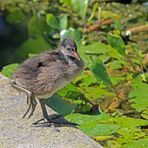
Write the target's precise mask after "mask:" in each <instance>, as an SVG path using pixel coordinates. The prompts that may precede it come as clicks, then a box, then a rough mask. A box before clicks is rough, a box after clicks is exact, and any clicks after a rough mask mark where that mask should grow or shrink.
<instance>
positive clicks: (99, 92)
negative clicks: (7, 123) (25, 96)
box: [0, 0, 148, 148]
mask: <svg viewBox="0 0 148 148" xmlns="http://www.w3.org/2000/svg"><path fill="white" fill-rule="evenodd" d="M147 7H148V5H147V3H146V1H144V0H139V1H138V0H137V1H134V0H133V1H126V2H125V1H124V0H120V1H115V2H114V1H113V0H111V1H106V0H102V1H99V0H91V1H90V0H55V1H52V0H44V1H40V0H30V1H26V0H22V1H19V0H7V1H4V0H2V1H0V45H1V49H0V52H1V58H0V64H1V65H0V66H1V68H2V71H1V72H2V74H4V75H5V76H7V77H9V78H11V77H12V74H13V72H14V71H15V70H16V68H17V66H18V65H19V64H18V63H20V62H22V61H23V60H24V59H26V58H28V57H31V56H34V55H37V54H39V53H41V52H43V51H46V50H53V49H55V47H56V46H58V44H59V42H60V40H62V39H64V38H72V39H73V40H75V41H76V43H77V45H78V49H79V51H78V52H79V54H80V56H81V57H82V59H83V60H84V62H85V70H84V71H83V73H82V74H81V75H80V76H79V77H77V78H76V79H75V80H74V81H73V82H72V83H70V84H68V85H67V86H66V87H65V88H63V89H62V90H60V91H58V92H57V94H56V95H54V96H53V97H52V99H47V100H46V103H47V105H49V106H50V107H52V108H53V109H54V110H55V111H57V112H59V113H60V114H62V115H63V116H65V118H66V119H67V120H69V121H71V122H75V123H77V124H79V125H78V128H79V129H80V130H82V131H83V132H84V133H86V134H87V135H89V136H90V137H92V138H93V139H94V140H96V141H98V142H99V143H101V144H102V145H103V146H104V147H109V148H119V147H123V148H124V147H125V148H146V147H148V132H147V131H148V121H147V119H148V101H147V99H148V85H147V84H148V73H147V69H148V53H147V51H148V49H147V46H148V42H147V39H148V36H147V35H148V34H147V31H148V25H147V20H148V15H147V14H148V12H147V10H148V9H147ZM136 27H138V29H139V28H140V29H139V31H135V30H136V29H135V28H136ZM128 30H132V35H131V34H130V35H128V32H127V31H128ZM133 30H134V31H133ZM10 63H12V64H10ZM6 64H9V65H7V66H4V65H6Z"/></svg>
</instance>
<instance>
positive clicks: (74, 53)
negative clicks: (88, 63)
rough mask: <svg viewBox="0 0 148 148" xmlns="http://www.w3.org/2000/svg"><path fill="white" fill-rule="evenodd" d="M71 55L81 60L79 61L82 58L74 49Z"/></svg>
mask: <svg viewBox="0 0 148 148" xmlns="http://www.w3.org/2000/svg"><path fill="white" fill-rule="evenodd" d="M71 56H72V57H74V58H76V59H77V60H79V61H80V60H81V59H80V56H79V54H78V53H77V52H76V51H75V52H74V51H73V52H72V53H71Z"/></svg>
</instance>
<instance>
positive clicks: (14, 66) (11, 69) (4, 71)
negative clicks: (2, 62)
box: [1, 63, 19, 78]
mask: <svg viewBox="0 0 148 148" xmlns="http://www.w3.org/2000/svg"><path fill="white" fill-rule="evenodd" d="M18 65H19V64H17V63H14V64H9V65H7V66H4V67H3V69H2V71H1V72H2V74H3V75H5V76H6V77H8V78H12V74H13V73H14V72H15V71H16V69H17V67H18Z"/></svg>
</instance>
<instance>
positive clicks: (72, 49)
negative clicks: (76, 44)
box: [67, 47, 75, 52]
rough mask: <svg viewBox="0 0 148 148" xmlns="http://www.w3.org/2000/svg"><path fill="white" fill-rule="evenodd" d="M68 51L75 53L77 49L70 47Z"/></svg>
mask: <svg viewBox="0 0 148 148" xmlns="http://www.w3.org/2000/svg"><path fill="white" fill-rule="evenodd" d="M67 50H68V51H70V52H72V51H74V50H75V49H74V48H69V47H68V48H67Z"/></svg>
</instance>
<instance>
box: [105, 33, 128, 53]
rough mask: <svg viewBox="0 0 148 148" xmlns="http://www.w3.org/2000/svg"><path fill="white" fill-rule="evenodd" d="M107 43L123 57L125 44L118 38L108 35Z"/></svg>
mask: <svg viewBox="0 0 148 148" xmlns="http://www.w3.org/2000/svg"><path fill="white" fill-rule="evenodd" d="M107 41H108V43H109V44H110V45H111V46H112V47H113V48H115V49H117V51H118V52H119V53H120V54H121V55H123V56H125V43H124V41H123V40H122V38H121V37H120V36H118V35H113V34H108V36H107Z"/></svg>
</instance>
